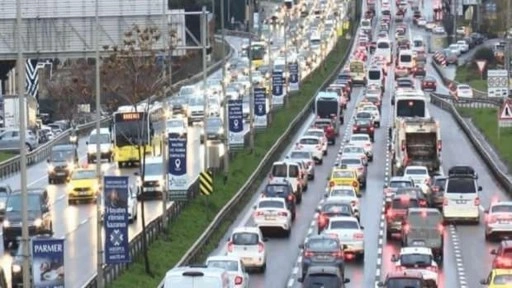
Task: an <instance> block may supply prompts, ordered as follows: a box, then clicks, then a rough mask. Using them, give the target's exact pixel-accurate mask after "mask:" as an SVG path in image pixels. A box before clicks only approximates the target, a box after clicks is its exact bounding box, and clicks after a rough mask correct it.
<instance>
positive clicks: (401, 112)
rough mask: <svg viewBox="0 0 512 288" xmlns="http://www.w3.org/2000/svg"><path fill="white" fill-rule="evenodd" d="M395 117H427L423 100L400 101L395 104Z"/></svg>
mask: <svg viewBox="0 0 512 288" xmlns="http://www.w3.org/2000/svg"><path fill="white" fill-rule="evenodd" d="M395 109H396V117H421V118H423V117H427V116H426V114H427V112H426V109H427V107H426V104H425V100H423V99H400V100H397V102H396V108H395Z"/></svg>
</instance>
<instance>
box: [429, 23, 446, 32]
mask: <svg viewBox="0 0 512 288" xmlns="http://www.w3.org/2000/svg"><path fill="white" fill-rule="evenodd" d="M425 28H426V29H427V30H428V31H432V30H434V29H435V28H436V23H435V22H434V21H427V23H426V24H425ZM443 31H444V29H443Z"/></svg>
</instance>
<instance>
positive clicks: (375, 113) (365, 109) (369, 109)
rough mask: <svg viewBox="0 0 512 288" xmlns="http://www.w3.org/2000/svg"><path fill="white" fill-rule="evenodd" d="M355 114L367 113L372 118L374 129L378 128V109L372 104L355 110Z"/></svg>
mask: <svg viewBox="0 0 512 288" xmlns="http://www.w3.org/2000/svg"><path fill="white" fill-rule="evenodd" d="M357 112H369V113H371V114H372V116H373V123H374V125H375V127H380V112H379V108H377V106H375V105H373V104H366V105H364V106H361V107H359V108H358V109H357Z"/></svg>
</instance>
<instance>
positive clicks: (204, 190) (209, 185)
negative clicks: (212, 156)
mask: <svg viewBox="0 0 512 288" xmlns="http://www.w3.org/2000/svg"><path fill="white" fill-rule="evenodd" d="M199 191H201V194H203V195H205V196H209V195H211V194H212V193H213V173H212V171H203V172H201V173H199Z"/></svg>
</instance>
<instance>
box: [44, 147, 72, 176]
mask: <svg viewBox="0 0 512 288" xmlns="http://www.w3.org/2000/svg"><path fill="white" fill-rule="evenodd" d="M46 162H47V163H48V183H49V184H54V183H55V184H57V183H62V182H66V181H67V180H68V178H69V175H70V174H71V172H72V171H73V170H74V169H75V168H76V167H77V165H78V151H77V147H76V145H73V144H59V145H55V146H53V147H52V149H51V151H50V157H49V158H48V159H47V161H46Z"/></svg>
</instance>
